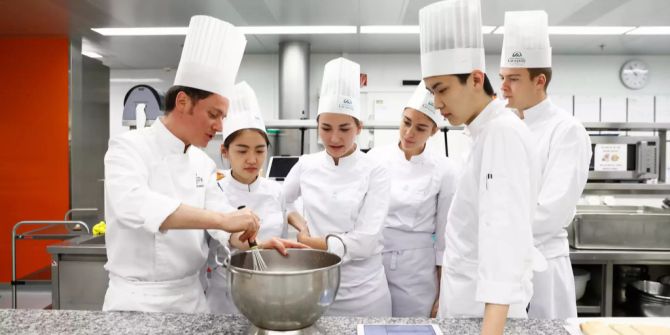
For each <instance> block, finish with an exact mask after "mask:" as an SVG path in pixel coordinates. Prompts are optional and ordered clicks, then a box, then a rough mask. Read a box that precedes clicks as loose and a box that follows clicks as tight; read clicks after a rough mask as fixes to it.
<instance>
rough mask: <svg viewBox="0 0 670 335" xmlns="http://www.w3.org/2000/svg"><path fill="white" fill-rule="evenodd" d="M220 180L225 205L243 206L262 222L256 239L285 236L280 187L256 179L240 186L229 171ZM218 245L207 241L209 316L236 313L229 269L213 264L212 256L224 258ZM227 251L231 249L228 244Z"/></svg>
mask: <svg viewBox="0 0 670 335" xmlns="http://www.w3.org/2000/svg"><path fill="white" fill-rule="evenodd" d="M223 176H224V177H223V179H221V180H219V182H218V183H219V187H220V191H221V192H223V193H224V194H225V195H226V198H227V199H228V203H229V204H230V205H232V206H233V207H235V208H238V207H240V206H245V207H246V208H249V209H251V210H252V211H253V212H254V213H255V214H256V215H258V217H259V218H260V219H261V229H260V230H259V231H258V236H257V239H258V240H259V241H263V240H266V239H269V238H271V237H285V236H286V233H287V224H286V213H285V211H284V209H283V207H282V200H281V185H279V183H277V182H276V181H274V180H271V179H267V178H263V177H260V176H259V177H258V178H257V179H256V180H255V181H254V182H253V183H251V184H243V183H240V182H239V181H237V180H235V178H233V177H232V176H231V172H230V170H226V171H224V172H223ZM220 245H221V242H219V241H218V240H216V239H212V240H211V241H210V242H209V247H210V254H209V259H208V264H209V266H210V268H211V269H212V273H211V278H210V279H209V284H208V287H207V304H208V305H209V308H210V311H211V312H212V313H221V314H230V313H236V312H237V309H236V308H235V306H234V304H233V301H232V295H231V294H230V289H229V287H228V286H229V285H228V270H226V269H225V268H223V267H220V266H218V265H217V264H216V262H215V261H214V254H215V253H217V252H218V253H219V255H220V256H219V257H225V253H222V252H221V251H222V250H221V248H220ZM228 247H229V248H230V246H229V245H228Z"/></svg>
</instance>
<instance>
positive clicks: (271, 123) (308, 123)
mask: <svg viewBox="0 0 670 335" xmlns="http://www.w3.org/2000/svg"><path fill="white" fill-rule="evenodd" d="M265 127H266V128H273V129H301V128H302V129H316V120H313V119H309V120H266V121H265ZM399 127H400V122H399V121H363V128H364V129H398V128H399ZM441 129H446V130H462V129H463V127H454V126H444V127H442V128H441Z"/></svg>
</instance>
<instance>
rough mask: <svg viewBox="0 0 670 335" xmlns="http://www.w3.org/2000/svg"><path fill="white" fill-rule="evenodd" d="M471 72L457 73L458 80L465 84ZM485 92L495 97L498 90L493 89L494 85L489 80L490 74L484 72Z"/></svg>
mask: <svg viewBox="0 0 670 335" xmlns="http://www.w3.org/2000/svg"><path fill="white" fill-rule="evenodd" d="M470 75H471V73H461V74H457V75H455V76H456V77H457V78H458V82H459V83H461V85H465V83H466V82H467V81H468V78H470ZM484 92H485V93H486V95H488V96H490V97H493V96H494V95H495V94H496V92H495V91H494V90H493V86H491V81H489V76H487V75H486V74H484Z"/></svg>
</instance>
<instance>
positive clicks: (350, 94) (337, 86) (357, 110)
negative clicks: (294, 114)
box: [317, 57, 361, 120]
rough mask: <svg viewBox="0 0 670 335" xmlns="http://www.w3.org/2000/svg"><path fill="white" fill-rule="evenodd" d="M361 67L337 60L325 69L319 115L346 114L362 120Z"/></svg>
mask: <svg viewBox="0 0 670 335" xmlns="http://www.w3.org/2000/svg"><path fill="white" fill-rule="evenodd" d="M360 75H361V66H360V65H358V63H354V62H352V61H350V60H348V59H346V58H342V57H340V58H336V59H333V60H331V61H330V62H328V63H326V67H325V68H324V69H323V81H322V83H321V94H320V95H319V110H318V113H317V114H319V115H321V114H322V113H337V114H346V115H350V116H353V117H355V118H356V119H358V120H360V119H361V107H360V106H361V104H360V96H361V82H360V80H361V79H360Z"/></svg>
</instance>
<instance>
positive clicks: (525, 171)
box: [419, 0, 546, 334]
mask: <svg viewBox="0 0 670 335" xmlns="http://www.w3.org/2000/svg"><path fill="white" fill-rule="evenodd" d="M481 25H482V23H481V5H480V3H479V0H447V1H441V2H437V3H434V4H431V5H428V6H426V7H424V8H422V9H421V10H420V11H419V27H420V40H421V41H420V42H421V43H420V46H421V71H422V76H423V79H424V81H425V84H426V88H428V89H429V90H430V91H431V92H432V93H433V94H434V96H435V103H434V105H435V108H436V109H439V110H440V112H441V113H442V115H443V116H444V117H446V118H447V120H448V121H449V123H451V124H452V125H461V124H465V132H466V134H468V136H470V137H471V138H472V144H471V150H470V154H469V156H468V158H467V160H466V162H465V164H464V166H463V168H462V174H461V176H460V180H459V182H458V186H457V187H456V193H455V195H454V197H453V200H452V203H451V209H450V210H449V214H448V218H447V226H446V229H445V237H444V238H445V250H444V260H443V262H442V278H441V287H440V298H439V305H440V306H439V311H438V315H439V317H443V318H444V317H465V318H471V317H479V318H481V317H483V319H484V320H483V323H482V330H481V333H482V334H502V333H503V330H504V326H505V322H506V318H507V317H514V318H525V317H527V314H526V306H527V305H528V302H529V301H530V298H531V296H532V282H531V280H532V276H533V270H534V269H537V270H541V269H542V267H543V265H544V266H545V267H546V262H543V261H544V259H543V258H542V256H541V254H540V253H539V251H537V250H536V249H535V248H534V246H533V235H532V231H531V222H532V218H533V211H534V209H535V204H536V198H537V190H538V188H537V182H538V175H539V169H538V168H537V163H536V160H537V154H536V151H535V148H534V146H533V143H532V139H531V134H530V131H529V130H528V128H527V127H526V126H525V125H524V124H523V122H521V120H519V118H518V117H517V116H516V115H514V113H512V112H511V111H510V110H508V109H507V108H505V105H504V103H503V102H502V101H500V100H497V99H494V98H493V93H494V92H493V88H492V87H491V83H490V81H489V79H488V77H487V76H486V74H485V72H484V71H485V66H484V46H483V44H484V43H483V37H482V33H481Z"/></svg>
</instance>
